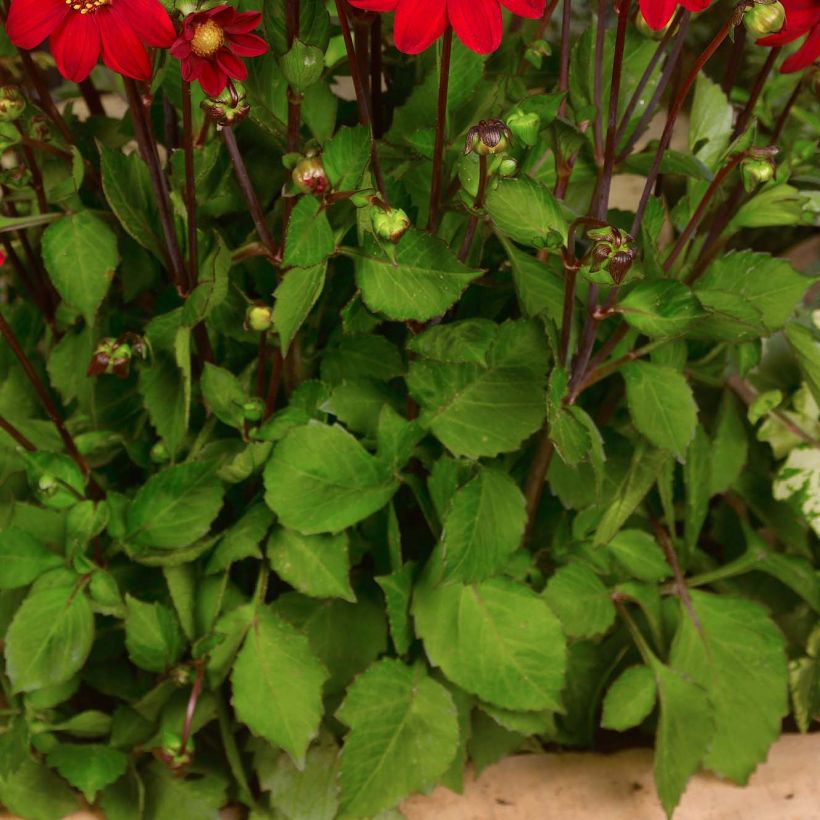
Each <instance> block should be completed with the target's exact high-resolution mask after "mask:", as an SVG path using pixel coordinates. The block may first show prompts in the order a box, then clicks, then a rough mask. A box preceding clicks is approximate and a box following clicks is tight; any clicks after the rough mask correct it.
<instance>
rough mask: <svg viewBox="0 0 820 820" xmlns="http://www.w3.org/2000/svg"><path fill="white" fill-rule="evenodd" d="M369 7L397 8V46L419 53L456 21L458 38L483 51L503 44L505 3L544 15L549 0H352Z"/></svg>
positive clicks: (521, 13) (513, 8) (532, 14)
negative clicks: (502, 13) (502, 8)
mask: <svg viewBox="0 0 820 820" xmlns="http://www.w3.org/2000/svg"><path fill="white" fill-rule="evenodd" d="M350 4H351V5H352V6H356V8H359V9H366V10H367V11H395V12H396V21H395V24H394V26H393V36H394V38H395V41H396V48H398V49H399V51H404V52H405V53H407V54H418V53H419V52H420V51H424V49H426V48H427V47H428V46H430V45H431V44H432V43H434V42H435V41H436V40H438V38H439V37H441V35H442V34H444V31H445V29H446V28H447V24H448V23H449V24H450V25H452V27H453V30H454V31H455V33H456V34H457V35H458V39H459V40H461V42H462V43H464V45H465V46H467V48H471V49H472V50H473V51H476V52H478V53H479V54H489V53H490V52H491V51H495V50H496V49H497V48H498V46H499V45H500V44H501V32H502V29H503V23H502V20H501V6H504V7H505V8H507V9H509V10H510V11H511V12H512V13H513V14H517V15H518V16H519V17H531V18H535V17H541V15H543V13H544V8H545V6H546V0H350Z"/></svg>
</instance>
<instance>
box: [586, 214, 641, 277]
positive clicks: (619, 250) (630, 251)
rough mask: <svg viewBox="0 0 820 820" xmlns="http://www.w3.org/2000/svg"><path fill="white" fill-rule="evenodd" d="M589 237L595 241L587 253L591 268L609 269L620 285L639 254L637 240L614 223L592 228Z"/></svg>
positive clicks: (588, 233)
mask: <svg viewBox="0 0 820 820" xmlns="http://www.w3.org/2000/svg"><path fill="white" fill-rule="evenodd" d="M587 237H588V238H589V239H592V240H593V241H594V244H593V245H592V247H591V248H590V249H589V251H587V254H586V261H587V263H588V264H589V266H590V270H591V271H593V272H594V271H599V270H604V271H607V272H608V273H609V275H610V276H611V277H612V281H613V282H614V283H615V284H616V285H620V284H621V282H623V280H624V278H625V277H626V275H627V273H629V271H630V269H631V268H632V263H633V262H634V261H635V259H636V258H637V256H638V250H637V248H636V246H635V240H634V239H633V238H632V236H630V235H629V234H628V233H626V231H622V230H620V229H619V228H615V227H614V226H612V225H604V226H602V227H600V228H590V229H589V230H588V231H587Z"/></svg>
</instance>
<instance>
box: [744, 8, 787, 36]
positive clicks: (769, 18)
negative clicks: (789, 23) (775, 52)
mask: <svg viewBox="0 0 820 820" xmlns="http://www.w3.org/2000/svg"><path fill="white" fill-rule="evenodd" d="M785 22H786V9H784V8H783V4H782V3H779V2H777V0H775V2H773V3H766V2H763V3H758V4H756V5H754V6H752V7H751V8H750V9H748V10H747V11H746V12H745V13H744V15H743V25H744V26H745V28H746V31H748V32H749V34H751V35H752V37H754V38H759V37H766V36H767V35H769V34H777V32H778V31H780V29H782V28H783V24H784V23H785Z"/></svg>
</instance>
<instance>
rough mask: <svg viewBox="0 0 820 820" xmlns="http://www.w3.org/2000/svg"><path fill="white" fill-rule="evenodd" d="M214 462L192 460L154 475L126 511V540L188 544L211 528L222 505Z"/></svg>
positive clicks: (138, 543) (162, 546) (141, 544)
mask: <svg viewBox="0 0 820 820" xmlns="http://www.w3.org/2000/svg"><path fill="white" fill-rule="evenodd" d="M222 494H223V490H222V484H221V482H220V481H219V480H218V479H217V478H216V477H215V476H214V468H213V464H212V463H209V462H189V463H187V464H179V465H177V466H175V467H169V468H168V469H167V470H163V471H162V472H160V473H156V474H155V475H153V476H151V478H149V479H148V481H147V482H146V483H145V484H144V485H143V486H142V487H141V488H140V489H139V491H138V492H137V494H136V496H135V497H134V500H133V501H132V502H131V504H130V505H129V506H128V509H127V511H126V514H125V522H126V528H127V533H126V536H125V537H126V540H128V541H129V542H130V543H131V544H133V545H135V546H138V547H146V548H147V547H151V548H155V549H157V548H159V549H176V548H179V547H187V546H188V545H189V544H192V543H193V542H194V541H196V540H197V539H198V538H201V537H202V536H203V535H205V534H206V533H207V532H208V530H209V529H210V526H211V522H212V521H213V520H214V519H215V518H216V516H217V515H218V513H219V510H220V507H221V506H222Z"/></svg>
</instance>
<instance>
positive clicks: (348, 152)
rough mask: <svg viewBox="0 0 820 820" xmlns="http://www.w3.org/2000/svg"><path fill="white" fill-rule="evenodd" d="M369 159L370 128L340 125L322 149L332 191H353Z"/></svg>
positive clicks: (357, 185)
mask: <svg viewBox="0 0 820 820" xmlns="http://www.w3.org/2000/svg"><path fill="white" fill-rule="evenodd" d="M369 161H370V129H369V128H368V127H367V126H365V125H357V126H356V127H355V128H349V127H348V126H346V125H344V126H342V127H341V128H340V129H339V130H338V131H337V132H336V133H335V134H334V136H333V139H331V140H329V141H328V142H327V143H326V144H325V147H324V148H323V149H322V162H323V163H324V166H325V173H326V174H327V178H328V179H329V180H330V184H331V186H332V188H333V190H334V191H355V190H356V189H357V188H358V187H359V183H360V182H361V179H362V176H363V174H364V171H365V168H367V163H368V162H369Z"/></svg>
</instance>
